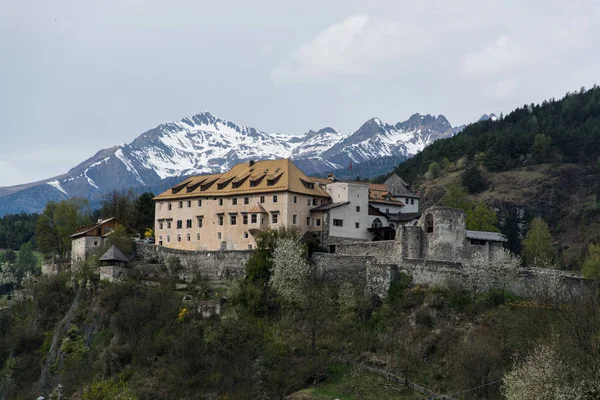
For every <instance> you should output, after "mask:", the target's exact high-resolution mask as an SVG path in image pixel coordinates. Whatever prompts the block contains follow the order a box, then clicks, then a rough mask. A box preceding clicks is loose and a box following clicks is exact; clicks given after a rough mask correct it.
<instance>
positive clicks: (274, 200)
mask: <svg viewBox="0 0 600 400" xmlns="http://www.w3.org/2000/svg"><path fill="white" fill-rule="evenodd" d="M273 203H277V195H276V194H274V195H273Z"/></svg>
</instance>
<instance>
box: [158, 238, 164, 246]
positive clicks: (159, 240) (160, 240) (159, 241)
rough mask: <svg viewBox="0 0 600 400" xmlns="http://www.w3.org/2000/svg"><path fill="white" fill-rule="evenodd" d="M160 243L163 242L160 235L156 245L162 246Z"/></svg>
mask: <svg viewBox="0 0 600 400" xmlns="http://www.w3.org/2000/svg"><path fill="white" fill-rule="evenodd" d="M162 244H163V240H162V236H159V237H158V245H159V246H162Z"/></svg>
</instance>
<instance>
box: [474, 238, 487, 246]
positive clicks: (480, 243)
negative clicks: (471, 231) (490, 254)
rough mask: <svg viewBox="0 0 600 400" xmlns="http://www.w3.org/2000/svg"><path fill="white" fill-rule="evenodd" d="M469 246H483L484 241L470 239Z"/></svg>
mask: <svg viewBox="0 0 600 400" xmlns="http://www.w3.org/2000/svg"><path fill="white" fill-rule="evenodd" d="M471 244H476V245H478V246H485V240H480V239H471Z"/></svg>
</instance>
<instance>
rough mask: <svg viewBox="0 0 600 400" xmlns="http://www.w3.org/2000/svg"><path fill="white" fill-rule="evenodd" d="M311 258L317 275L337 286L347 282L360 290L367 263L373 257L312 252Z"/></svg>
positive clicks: (372, 260) (363, 284)
mask: <svg viewBox="0 0 600 400" xmlns="http://www.w3.org/2000/svg"><path fill="white" fill-rule="evenodd" d="M312 260H313V262H314V263H315V267H316V268H317V274H318V276H319V277H320V278H321V279H323V280H324V281H325V282H327V283H330V284H332V285H335V286H338V285H341V284H342V283H345V282H348V283H351V284H352V285H353V286H355V287H356V288H357V289H358V290H360V291H362V290H364V289H365V285H366V280H365V277H366V273H367V264H368V263H372V262H374V261H375V258H374V257H368V256H349V255H340V254H329V253H313V255H312Z"/></svg>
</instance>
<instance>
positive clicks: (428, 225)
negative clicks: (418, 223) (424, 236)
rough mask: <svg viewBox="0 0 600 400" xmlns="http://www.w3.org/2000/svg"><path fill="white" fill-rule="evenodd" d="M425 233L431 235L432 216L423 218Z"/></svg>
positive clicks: (428, 215)
mask: <svg viewBox="0 0 600 400" xmlns="http://www.w3.org/2000/svg"><path fill="white" fill-rule="evenodd" d="M425 232H427V233H432V232H433V215H431V214H427V215H426V216H425Z"/></svg>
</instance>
